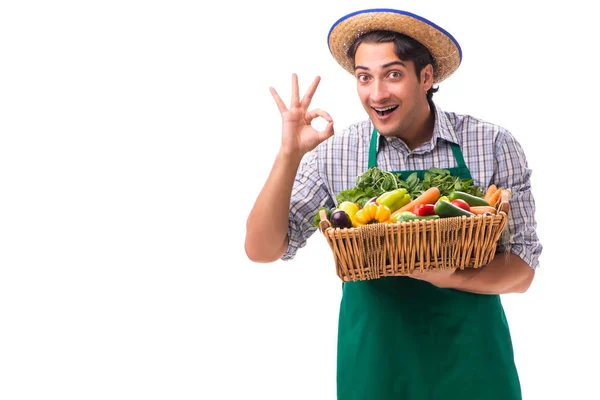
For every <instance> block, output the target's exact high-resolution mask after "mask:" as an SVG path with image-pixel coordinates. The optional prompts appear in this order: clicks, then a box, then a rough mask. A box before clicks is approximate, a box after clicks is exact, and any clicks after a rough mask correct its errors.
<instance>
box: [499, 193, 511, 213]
mask: <svg viewBox="0 0 600 400" xmlns="http://www.w3.org/2000/svg"><path fill="white" fill-rule="evenodd" d="M500 190H502V192H501V193H500V199H499V200H498V207H496V209H497V210H498V212H499V213H500V212H503V213H504V214H506V215H508V212H509V211H510V203H509V200H510V195H511V193H510V191H509V190H506V189H500Z"/></svg>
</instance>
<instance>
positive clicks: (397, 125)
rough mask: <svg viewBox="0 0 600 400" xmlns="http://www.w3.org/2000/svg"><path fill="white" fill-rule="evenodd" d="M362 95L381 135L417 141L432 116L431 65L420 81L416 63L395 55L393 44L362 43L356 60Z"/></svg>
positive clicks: (359, 91)
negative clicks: (417, 136)
mask: <svg viewBox="0 0 600 400" xmlns="http://www.w3.org/2000/svg"><path fill="white" fill-rule="evenodd" d="M354 66H355V72H354V75H355V77H356V81H357V88H358V95H359V97H360V100H361V102H362V104H363V107H364V108H365V110H366V111H367V113H368V114H369V117H370V118H371V120H372V121H373V124H374V125H375V128H376V129H377V131H378V132H379V133H380V134H382V135H384V136H398V137H403V138H404V137H406V136H409V137H414V136H415V135H419V134H421V133H420V132H418V130H419V129H420V128H421V124H422V123H423V121H424V120H426V119H427V117H428V116H429V106H428V103H427V97H426V94H427V90H429V88H431V85H432V75H433V70H432V67H431V66H430V65H429V66H427V67H425V68H424V69H423V71H421V80H419V79H418V78H417V75H416V73H415V66H414V64H413V62H412V61H403V60H401V59H399V58H398V56H397V55H396V53H394V44H393V43H362V44H360V45H359V46H358V49H357V50H356V55H355V57H354Z"/></svg>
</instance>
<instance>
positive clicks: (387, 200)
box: [375, 188, 410, 212]
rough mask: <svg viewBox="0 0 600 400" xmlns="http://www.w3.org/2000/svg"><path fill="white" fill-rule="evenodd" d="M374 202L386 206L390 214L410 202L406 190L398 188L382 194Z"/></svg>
mask: <svg viewBox="0 0 600 400" xmlns="http://www.w3.org/2000/svg"><path fill="white" fill-rule="evenodd" d="M375 202H377V203H379V204H384V205H386V206H387V207H388V208H389V209H390V211H391V212H394V211H396V210H397V209H399V208H400V207H402V206H404V205H406V204H408V203H409V202H410V195H409V194H408V190H406V189H404V188H400V189H395V190H390V191H387V192H385V193H383V194H382V195H381V196H379V197H377V199H376V200H375Z"/></svg>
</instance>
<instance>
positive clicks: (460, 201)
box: [450, 199, 471, 211]
mask: <svg viewBox="0 0 600 400" xmlns="http://www.w3.org/2000/svg"><path fill="white" fill-rule="evenodd" d="M450 203H452V204H454V205H455V206H457V207H460V208H462V209H463V210H467V211H471V206H470V205H469V203H467V202H466V201H464V200H463V199H454V200H452V201H451V202H450Z"/></svg>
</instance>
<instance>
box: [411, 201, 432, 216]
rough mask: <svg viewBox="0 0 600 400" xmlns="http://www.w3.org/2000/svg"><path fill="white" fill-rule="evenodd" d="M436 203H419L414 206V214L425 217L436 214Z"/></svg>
mask: <svg viewBox="0 0 600 400" xmlns="http://www.w3.org/2000/svg"><path fill="white" fill-rule="evenodd" d="M434 208H435V205H434V204H419V205H416V206H415V207H414V208H413V214H415V215H417V216H419V217H424V216H427V215H435V211H434Z"/></svg>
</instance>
